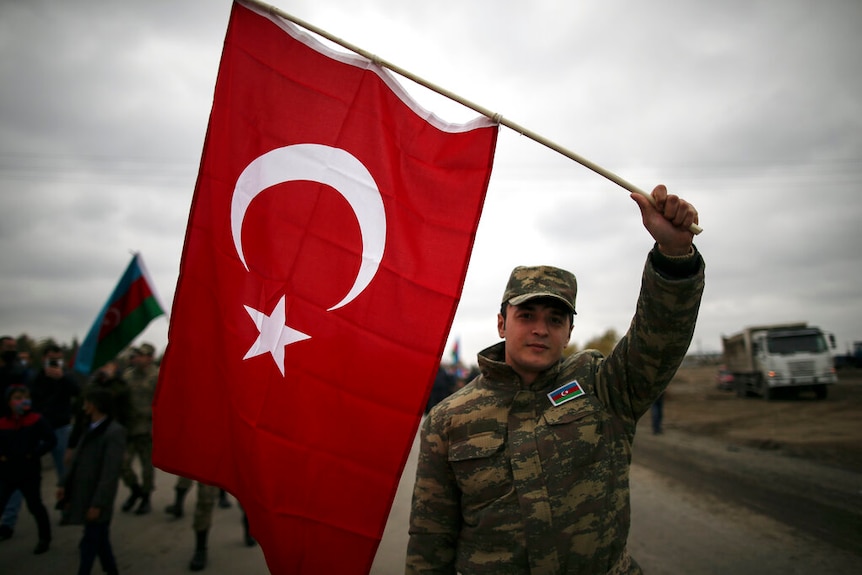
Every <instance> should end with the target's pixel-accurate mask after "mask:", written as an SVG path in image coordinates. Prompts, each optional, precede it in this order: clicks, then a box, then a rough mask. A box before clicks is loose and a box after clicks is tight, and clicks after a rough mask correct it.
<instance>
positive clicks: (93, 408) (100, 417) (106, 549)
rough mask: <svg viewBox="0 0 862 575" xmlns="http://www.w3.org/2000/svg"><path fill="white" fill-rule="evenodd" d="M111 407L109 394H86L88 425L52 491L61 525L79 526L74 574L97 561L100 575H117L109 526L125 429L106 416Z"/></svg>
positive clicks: (83, 572)
mask: <svg viewBox="0 0 862 575" xmlns="http://www.w3.org/2000/svg"><path fill="white" fill-rule="evenodd" d="M113 403H114V398H113V395H112V394H111V392H110V391H109V390H107V389H102V388H90V389H88V390H87V392H86V395H85V396H84V412H85V413H86V415H87V417H88V419H89V425H88V428H87V430H86V431H85V432H84V435H83V436H82V437H81V440H80V441H79V442H78V446H77V447H76V448H75V452H74V454H73V455H72V461H71V463H70V465H69V469H68V472H67V474H66V476H65V477H64V478H63V480H62V482H61V484H60V487H59V488H58V489H57V499H58V501H59V502H60V504H59V507H60V508H61V509H62V512H63V516H62V519H61V521H60V524H61V525H83V526H84V535H83V537H82V538H81V543H80V545H79V548H80V562H79V564H78V575H89V573H90V571H91V570H92V568H93V563H95V561H96V557H98V558H99V562H100V563H101V564H102V570H103V571H104V572H105V573H107V574H108V575H112V574H116V573H118V571H117V562H116V559H115V558H114V552H113V549H112V547H111V539H110V525H111V518H112V517H113V513H114V500H115V499H116V497H117V488H118V486H119V484H120V470H121V469H122V466H123V456H124V455H125V452H126V430H125V429H124V428H123V426H122V425H120V424H119V423H117V422H116V421H115V420H114V419H113V418H112V417H111V415H110V414H111V409H112V406H113Z"/></svg>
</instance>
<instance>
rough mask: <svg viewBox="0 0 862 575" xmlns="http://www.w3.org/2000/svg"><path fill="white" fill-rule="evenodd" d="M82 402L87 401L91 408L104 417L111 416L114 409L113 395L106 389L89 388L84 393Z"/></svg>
mask: <svg viewBox="0 0 862 575" xmlns="http://www.w3.org/2000/svg"><path fill="white" fill-rule="evenodd" d="M84 401H89V402H90V403H92V404H93V407H95V408H96V409H98V410H99V412H100V413H104V414H105V415H112V411H113V407H114V394H112V393H111V392H110V391H109V390H107V389H101V388H99V387H91V388H90V389H88V390H87V391H86V393H84Z"/></svg>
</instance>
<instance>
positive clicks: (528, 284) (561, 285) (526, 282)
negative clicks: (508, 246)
mask: <svg viewBox="0 0 862 575" xmlns="http://www.w3.org/2000/svg"><path fill="white" fill-rule="evenodd" d="M577 293H578V280H576V279H575V276H574V274H572V273H571V272H567V271H566V270H561V269H560V268H555V267H552V266H518V267H516V268H515V269H513V270H512V274H511V275H510V276H509V283H508V284H506V291H505V292H504V293H503V303H509V304H511V305H521V304H522V303H524V302H526V301H529V300H531V299H535V298H538V297H549V298H554V299H557V300H560V301H561V302H563V303H564V304H566V307H567V308H569V310H571V312H572V313H576V312H575V296H576V295H577Z"/></svg>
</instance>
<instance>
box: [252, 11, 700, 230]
mask: <svg viewBox="0 0 862 575" xmlns="http://www.w3.org/2000/svg"><path fill="white" fill-rule="evenodd" d="M241 1H242V2H243V3H247V4H253V5H255V6H257V7H258V8H259V9H260V10H261V11H264V12H269V13H270V14H273V15H275V16H278V17H279V18H283V19H285V20H288V21H290V22H293V23H294V24H296V25H297V26H300V27H302V28H305V29H306V30H309V31H311V32H314V33H315V34H317V35H318V36H322V37H323V38H326V39H327V40H329V41H331V42H334V43H336V44H338V45H339V46H342V47H343V48H347V49H348V50H350V51H351V52H355V53H357V54H359V55H360V56H363V57H365V58H368V59H369V60H371V61H372V62H374V63H375V64H376V65H378V66H380V67H381V68H386V69H388V70H392V71H393V72H395V73H396V74H398V75H399V76H404V77H405V78H407V79H409V80H411V81H413V82H416V83H417V84H419V85H420V86H424V87H426V88H428V89H429V90H433V91H434V92H437V93H438V94H440V95H441V96H445V97H446V98H449V99H450V100H454V101H456V102H458V103H459V104H461V105H463V106H466V107H468V108H470V109H471V110H474V111H476V112H478V113H479V114H482V115H483V116H486V117H488V118H490V119H491V120H493V121H494V122H496V123H498V124H500V125H503V126H506V127H507V128H509V129H511V130H514V131H516V132H518V133H519V134H521V135H522V136H525V137H527V138H530V139H531V140H533V141H534V142H537V143H539V144H542V145H543V146H546V147H548V148H550V149H552V150H554V151H556V152H558V153H560V154H562V155H564V156H566V157H567V158H569V159H571V160H574V161H576V162H577V163H579V164H581V165H582V166H584V167H585V168H588V169H590V170H592V171H593V172H595V173H597V174H598V175H600V176H602V177H604V178H607V179H608V180H610V181H612V182H614V183H615V184H617V185H618V186H620V187H622V188H623V189H625V190H628V191H629V192H632V193H635V194H640V195H642V196H644V197H645V198H647V199H648V200H649V201H650V203H651V204H653V205H655V200H653V197H652V196H651V195H650V194H648V193H647V192H645V191H644V190H642V189H640V188H639V187H637V186H635V185H634V184H632V183H631V182H629V181H627V180H624V179H623V178H621V177H619V176H618V175H616V174H614V173H613V172H611V171H609V170H606V169H605V168H603V167H601V166H599V165H598V164H595V163H593V162H591V161H590V160H588V159H586V158H584V157H583V156H580V155H578V154H576V153H574V152H573V151H571V150H569V149H567V148H564V147H563V146H561V145H559V144H557V143H556V142H553V141H551V140H549V139H547V138H545V137H544V136H540V135H539V134H537V133H536V132H533V131H532V130H528V129H527V128H525V127H523V126H521V125H520V124H517V123H515V122H513V121H511V120H508V119H506V118H504V117H503V116H502V115H501V114H497V113H495V112H492V111H491V110H489V109H488V108H485V107H484V106H480V105H479V104H476V103H475V102H471V101H470V100H468V99H466V98H462V97H461V96H459V95H457V94H454V93H452V92H450V91H449V90H446V89H445V88H442V87H440V86H437V85H436V84H434V83H432V82H429V81H428V80H425V79H424V78H421V77H419V76H417V75H416V74H413V73H412V72H408V71H407V70H405V69H403V68H401V67H400V66H396V65H395V64H393V63H391V62H387V61H386V60H383V59H382V58H380V57H379V56H377V55H376V54H372V53H370V52H368V51H367V50H363V49H362V48H360V47H359V46H355V45H353V44H351V43H350V42H347V41H346V40H342V39H341V38H339V37H338V36H334V35H332V34H330V33H329V32H327V31H325V30H322V29H320V28H318V27H317V26H315V25H313V24H310V23H308V22H306V21H304V20H302V19H300V18H297V17H296V16H292V15H290V14H288V13H287V12H284V11H283V10H280V9H278V8H276V7H275V6H272V5H269V4H266V3H264V2H261V1H260V0H241ZM689 230H690V231H691V233H693V234H695V235H697V234H699V233H701V232H702V231H703V228H701V227H700V226H699V225H697V224H691V226H690V227H689Z"/></svg>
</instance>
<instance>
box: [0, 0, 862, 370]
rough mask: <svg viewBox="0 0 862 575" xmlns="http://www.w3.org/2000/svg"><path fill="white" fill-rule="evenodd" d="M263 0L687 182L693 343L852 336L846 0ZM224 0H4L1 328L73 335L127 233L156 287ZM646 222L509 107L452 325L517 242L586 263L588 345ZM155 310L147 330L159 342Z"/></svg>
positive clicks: (859, 40) (481, 294) (601, 150)
mask: <svg viewBox="0 0 862 575" xmlns="http://www.w3.org/2000/svg"><path fill="white" fill-rule="evenodd" d="M273 4H274V5H275V6H277V7H278V8H280V9H282V10H284V11H286V12H289V13H291V14H294V15H295V16H297V17H299V18H302V19H304V20H306V21H308V22H311V23H312V24H314V25H316V26H318V27H320V28H323V29H326V30H328V31H329V32H331V33H332V34H335V35H336V36H339V37H341V38H343V39H345V40H347V41H349V42H352V43H353V44H356V45H358V46H361V47H363V48H364V49H366V50H369V51H371V52H373V53H376V54H377V55H379V56H380V57H381V58H383V59H386V60H389V61H391V62H393V63H395V64H397V65H399V66H401V67H403V68H405V69H408V70H410V71H412V72H413V73H415V74H417V75H419V76H422V77H424V78H426V79H428V80H430V81H432V82H434V83H436V84H438V85H441V86H443V87H445V88H447V89H449V90H451V91H453V92H455V93H458V94H460V95H461V96H463V97H465V98H468V99H470V100H472V101H474V102H476V103H478V104H480V105H482V106H485V107H487V108H489V109H491V110H493V111H496V112H498V113H501V114H502V115H503V116H505V117H507V118H509V119H511V120H512V121H514V122H517V123H519V124H521V125H523V126H525V127H526V128H528V129H530V130H533V131H535V132H537V133H539V134H541V135H543V136H545V137H547V138H550V139H551V140H553V141H556V142H557V143H559V144H561V145H563V146H565V147H567V148H569V149H570V150H572V151H574V152H576V153H578V154H580V155H581V156H584V157H586V158H588V159H590V160H592V161H593V162H595V163H597V164H599V165H601V166H603V167H605V168H607V169H609V170H611V171H613V172H615V173H617V174H618V175H620V176H621V177H623V178H625V179H627V180H629V181H630V182H632V183H634V184H635V185H638V186H640V187H642V188H643V189H645V190H650V189H652V187H653V186H654V185H656V184H658V183H664V184H666V185H667V186H668V187H669V189H670V190H671V192H673V193H677V194H679V195H681V196H683V197H685V198H686V199H688V200H690V201H691V202H692V203H693V204H694V205H695V206H696V207H697V208H698V210H699V212H700V215H701V225H702V226H703V228H704V230H705V231H704V232H703V234H702V235H701V236H699V237H698V238H697V239H696V244H697V245H698V247H699V249H700V250H701V252H702V253H703V255H704V257H705V259H706V262H707V288H706V292H705V295H704V300H703V305H702V308H701V314H700V320H699V322H698V327H697V330H696V332H695V338H694V341H693V343H692V351H718V350H719V349H720V347H721V335H722V334H725V335H727V334H730V333H732V332H734V331H736V330H738V329H740V328H741V327H742V326H744V325H749V324H754V323H773V322H785V321H808V322H810V323H813V324H816V325H819V326H821V327H823V328H824V329H825V330H828V331H831V332H834V333H835V335H836V337H837V340H838V342H839V348H841V350H844V349H846V347H847V345H848V344H849V343H850V342H852V341H854V340H862V231H860V230H862V74H860V69H862V68H860V66H862V64H860V62H862V36H860V34H859V31H860V30H862V3H860V2H859V1H858V0H844V1H837V0H826V1H814V0H811V1H800V0H771V1H763V2H756V1H755V2H752V1H748V0H745V1H743V0H731V1H725V2H678V1H676V0H664V1H653V2H637V1H634V0H632V1H628V2H621V1H608V0H590V1H571V2H568V1H566V2H564V1H562V0H560V1H546V0H535V1H533V2H530V3H524V2H511V1H501V0H482V1H476V0H470V1H465V0H438V1H436V2H423V3H419V2H404V1H403V0H366V1H364V2H355V1H353V0H314V1H294V0H275V1H274V2H273ZM229 11H230V2H228V1H227V0H218V1H216V0H206V1H204V0H175V1H174V0H171V1H168V0H161V1H160V0H151V1H148V2H131V1H121V2H107V3H106V2H95V1H89V0H86V1H85V0H76V1H75V2H56V1H44V0H28V1H27V2H12V1H9V0H2V1H0V193H2V200H3V207H2V210H0V240H1V241H2V251H0V270H2V275H0V293H2V294H3V295H2V298H0V332H2V333H4V334H11V335H15V336H17V335H19V334H21V333H27V334H28V335H30V336H31V337H34V338H37V339H39V338H44V337H54V338H57V339H59V340H60V341H64V342H69V341H71V339H72V338H73V337H77V338H78V339H79V340H81V339H83V338H84V336H85V335H86V332H87V331H88V329H89V327H90V325H91V324H92V322H93V320H94V318H95V316H96V314H97V313H98V311H99V310H100V308H101V307H102V306H103V305H104V303H105V301H106V299H107V297H108V295H109V294H110V293H111V291H112V290H113V288H114V285H115V284H116V282H117V280H118V279H119V277H120V274H121V273H122V271H123V270H124V269H125V267H126V265H127V264H128V262H129V260H130V258H131V251H133V250H134V251H140V252H141V253H142V255H143V258H144V261H145V262H146V264H147V265H148V267H149V269H150V272H151V274H152V276H153V278H154V280H155V283H156V289H157V291H158V292H159V294H160V296H161V298H162V299H163V300H164V301H165V303H166V304H167V305H168V307H170V305H171V302H172V299H173V295H174V289H175V286H176V281H177V274H178V270H179V263H180V255H181V251H182V245H183V237H184V233H185V228H186V222H187V218H188V211H189V206H190V202H191V198H192V193H193V189H194V184H195V179H196V176H197V168H198V162H199V160H200V154H201V147H202V145H203V139H204V134H205V130H206V124H207V119H208V115H209V111H210V107H211V104H212V94H213V87H214V83H215V79H216V72H217V66H218V61H219V58H220V55H221V46H222V42H223V40H224V34H225V30H226V26H227V22H228V15H229ZM404 83H405V86H406V87H407V89H408V90H409V91H410V92H411V93H413V94H414V95H415V96H416V98H417V99H419V101H420V102H421V103H422V104H423V105H425V106H426V107H428V108H430V109H431V110H432V111H434V112H436V113H437V114H438V115H440V116H442V117H444V118H445V119H447V120H451V121H459V122H461V121H466V120H468V119H470V118H472V117H473V116H475V113H474V112H472V111H470V110H465V109H463V108H460V107H459V106H456V105H452V104H451V103H449V102H446V101H443V100H442V98H439V97H436V96H432V95H429V94H428V93H427V92H426V91H425V90H424V89H419V88H417V87H416V86H415V85H412V84H411V83H410V82H409V81H407V80H404ZM651 245H652V243H651V238H650V237H649V235H648V234H647V232H646V231H645V230H644V229H643V227H642V226H641V223H640V215H639V212H638V210H637V207H636V205H635V204H634V202H632V201H631V200H630V199H629V197H628V193H627V192H625V191H624V190H622V189H621V188H619V187H617V186H616V185H614V184H612V183H611V182H608V181H606V180H604V179H603V178H601V177H599V176H597V175H596V174H594V173H593V172H591V171H589V170H587V169H586V168H583V167H581V166H579V165H578V164H576V163H574V162H573V161H571V160H569V159H566V158H564V157H563V156H561V155H559V154H557V153H556V152H553V151H551V150H550V149H547V148H545V147H543V146H541V145H539V144H536V143H535V142H533V141H531V140H529V139H527V138H524V137H522V136H519V135H518V134H516V133H514V132H513V131H511V130H508V129H506V128H503V129H502V130H501V134H500V138H499V143H498V147H497V154H496V161H495V166H494V173H493V176H492V179H491V184H490V188H489V191H488V196H487V201H486V204H485V210H484V214H483V216H482V219H481V221H480V223H479V230H478V235H477V240H476V245H475V249H474V252H473V257H472V262H471V264H470V268H469V271H468V274H467V280H466V284H465V287H464V292H463V297H462V301H461V305H460V307H459V310H458V313H457V315H456V317H455V322H454V325H453V328H452V333H451V335H450V338H449V342H448V344H447V350H448V349H449V348H450V347H451V344H452V342H453V341H454V340H455V339H460V341H461V347H462V349H463V351H464V355H465V356H466V358H467V359H468V360H472V359H473V358H474V356H475V354H476V352H478V351H479V350H481V349H482V348H484V347H485V346H487V345H490V344H492V343H494V342H496V341H497V334H496V319H495V316H496V312H497V310H498V308H499V303H500V301H499V300H500V297H501V295H502V291H503V287H504V285H505V282H506V280H507V278H508V274H509V272H510V271H511V269H512V268H513V267H514V266H516V265H521V264H526V265H535V264H551V265H557V266H560V267H564V268H567V269H570V270H572V271H573V272H574V273H575V274H576V275H577V276H578V281H579V287H580V291H579V293H578V316H577V317H576V320H575V331H574V334H573V340H574V341H575V342H576V343H578V344H579V345H583V343H584V342H586V341H587V340H588V339H590V338H592V337H595V336H598V335H600V334H601V333H603V332H605V331H606V330H607V329H609V328H613V329H616V330H617V331H618V332H620V333H622V332H624V331H625V330H626V328H627V326H628V323H629V320H630V318H631V315H632V313H633V311H634V304H635V300H636V296H637V291H638V287H639V282H640V275H641V270H642V267H643V262H644V259H645V257H646V254H647V252H648V250H649V249H650V247H651ZM167 325H168V324H167V320H166V319H165V318H160V319H157V320H155V321H154V322H153V323H152V324H151V326H150V327H149V328H148V330H147V331H146V332H145V333H144V334H143V336H142V338H141V339H142V340H147V341H151V342H153V343H155V344H156V346H157V347H158V348H159V353H161V351H163V349H164V346H165V344H166V341H167Z"/></svg>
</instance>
